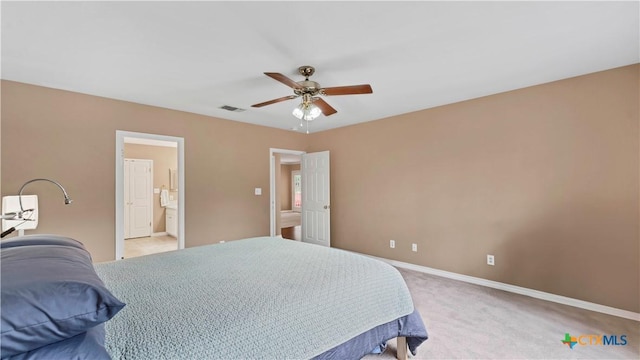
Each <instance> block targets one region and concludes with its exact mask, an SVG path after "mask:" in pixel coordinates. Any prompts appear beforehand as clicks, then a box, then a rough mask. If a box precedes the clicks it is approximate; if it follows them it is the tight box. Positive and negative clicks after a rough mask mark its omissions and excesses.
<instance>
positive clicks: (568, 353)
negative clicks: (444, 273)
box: [364, 269, 640, 360]
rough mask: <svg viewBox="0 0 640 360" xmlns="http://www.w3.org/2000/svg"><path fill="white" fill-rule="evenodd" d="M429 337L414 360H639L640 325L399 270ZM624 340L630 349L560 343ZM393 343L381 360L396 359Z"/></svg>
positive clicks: (372, 359)
mask: <svg viewBox="0 0 640 360" xmlns="http://www.w3.org/2000/svg"><path fill="white" fill-rule="evenodd" d="M399 270H400V272H401V273H402V275H403V277H404V278H405V280H406V282H407V285H408V286H409V290H410V291H411V294H412V296H413V301H414V304H415V306H416V308H417V309H418V310H419V311H420V314H421V315H422V318H423V320H424V322H425V326H426V328H427V331H428V332H429V340H427V341H426V342H424V343H423V344H422V345H421V346H420V347H419V348H418V354H417V355H416V356H415V357H414V358H416V359H640V323H639V322H637V321H633V320H628V319H623V318H619V317H615V316H611V315H606V314H602V313H598V312H593V311H588V310H583V309H579V308H574V307H571V306H567V305H562V304H557V303H553V302H548V301H544V300H539V299H535V298H531V297H528V296H523V295H518V294H513V293H509V292H505V291H502V290H496V289H492V288H487V287H483V286H479V285H474V284H469V283H465V282H461V281H457V280H451V279H446V278H442V277H438V276H434V275H429V274H424V273H420V272H415V271H411V270H405V269H399ZM565 333H569V334H570V335H571V336H580V335H586V334H594V335H617V336H618V339H619V340H618V341H619V342H620V336H621V335H626V340H627V344H626V345H624V346H623V345H618V346H615V345H580V344H576V345H575V346H574V348H573V349H570V348H569V346H567V345H565V344H563V343H562V340H564V337H565ZM395 354H396V347H395V340H392V341H390V342H389V346H388V348H387V350H386V351H385V352H384V353H383V354H381V355H368V356H366V357H365V358H364V359H366V360H383V359H385V360H386V359H393V358H395Z"/></svg>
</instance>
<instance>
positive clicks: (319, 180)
mask: <svg viewBox="0 0 640 360" xmlns="http://www.w3.org/2000/svg"><path fill="white" fill-rule="evenodd" d="M300 172H301V173H302V241H303V242H308V243H312V244H317V245H323V246H331V239H330V237H331V236H330V235H331V231H330V230H331V224H330V221H329V220H330V218H331V216H330V213H331V204H330V203H329V200H330V199H331V197H330V188H329V183H330V182H329V152H328V151H322V152H317V153H310V154H303V155H302V162H301V163H300Z"/></svg>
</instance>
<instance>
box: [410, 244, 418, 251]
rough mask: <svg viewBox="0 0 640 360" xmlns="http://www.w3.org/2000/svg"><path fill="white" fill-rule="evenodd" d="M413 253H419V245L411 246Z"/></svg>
mask: <svg viewBox="0 0 640 360" xmlns="http://www.w3.org/2000/svg"><path fill="white" fill-rule="evenodd" d="M411 251H413V252H418V244H411Z"/></svg>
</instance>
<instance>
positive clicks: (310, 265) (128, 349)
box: [95, 237, 413, 359]
mask: <svg viewBox="0 0 640 360" xmlns="http://www.w3.org/2000/svg"><path fill="white" fill-rule="evenodd" d="M95 268H96V271H97V272H98V275H99V276H100V277H101V278H102V279H103V281H104V282H105V284H106V285H107V287H108V288H110V289H111V291H112V292H113V293H114V294H115V295H116V296H117V297H118V298H119V299H120V300H122V301H123V302H125V303H126V304H127V305H126V306H125V308H124V309H123V310H122V311H120V313H118V315H117V316H115V317H114V318H113V319H111V320H110V321H109V322H107V324H106V331H107V338H106V347H107V351H108V352H109V353H110V354H111V356H112V357H113V359H212V358H219V359H246V358H263V359H302V358H304V359H306V358H311V357H314V356H316V355H319V354H321V353H323V352H325V351H327V350H329V349H331V348H333V347H335V346H337V345H339V344H342V343H344V342H345V341H347V340H349V339H350V338H352V337H354V336H356V335H359V334H361V333H363V332H365V331H367V330H369V329H371V328H373V327H375V326H378V325H380V324H383V323H386V322H389V321H392V320H394V319H397V318H399V317H402V316H405V315H408V314H410V313H411V312H412V311H413V303H412V300H411V296H410V294H409V291H408V289H407V287H406V284H405V282H404V280H403V278H402V276H401V275H400V273H399V272H398V271H397V270H396V269H395V268H393V267H392V266H390V265H388V264H386V263H383V262H381V261H378V260H374V259H370V258H368V257H365V256H361V255H356V254H353V253H350V252H347V251H342V250H337V249H331V248H325V247H321V246H317V245H310V244H305V243H299V242H295V241H291V240H283V239H281V238H275V237H274V238H272V237H260V238H251V239H245V240H238V241H231V242H227V243H224V244H216V245H208V246H201V247H194V248H189V249H185V250H178V251H173V252H168V253H161V254H156V255H149V256H143V257H139V258H132V259H127V260H120V261H115V262H109V263H101V264H95Z"/></svg>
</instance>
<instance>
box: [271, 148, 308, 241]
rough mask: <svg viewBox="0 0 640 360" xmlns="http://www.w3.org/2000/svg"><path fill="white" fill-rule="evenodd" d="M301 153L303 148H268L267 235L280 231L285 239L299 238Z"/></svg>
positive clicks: (300, 219)
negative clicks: (268, 223)
mask: <svg viewBox="0 0 640 360" xmlns="http://www.w3.org/2000/svg"><path fill="white" fill-rule="evenodd" d="M302 154H304V151H298V150H283V149H271V150H270V158H271V181H270V185H271V189H270V190H271V191H270V204H271V236H277V235H281V236H282V237H283V238H285V239H291V240H297V241H301V240H302V216H301V208H300V205H301V204H300V202H301V201H302V182H301V179H300V162H301V160H302ZM296 175H297V177H296ZM296 181H297V182H296ZM296 188H297V192H296ZM296 201H297V203H296ZM296 205H297V206H296Z"/></svg>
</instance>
